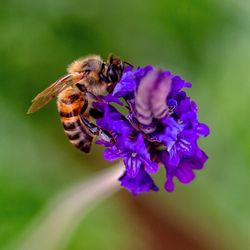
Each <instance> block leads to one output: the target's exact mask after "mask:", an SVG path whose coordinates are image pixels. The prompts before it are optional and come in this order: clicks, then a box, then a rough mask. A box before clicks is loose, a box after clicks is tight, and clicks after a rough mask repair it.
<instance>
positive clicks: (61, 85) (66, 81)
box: [27, 72, 84, 114]
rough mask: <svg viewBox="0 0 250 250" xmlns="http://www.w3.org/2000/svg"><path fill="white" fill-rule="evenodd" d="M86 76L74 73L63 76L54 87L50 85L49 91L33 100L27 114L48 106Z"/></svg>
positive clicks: (46, 90) (43, 92)
mask: <svg viewBox="0 0 250 250" xmlns="http://www.w3.org/2000/svg"><path fill="white" fill-rule="evenodd" d="M83 76H84V73H83V72H81V73H79V72H74V73H72V74H69V75H66V76H63V77H62V78H60V79H58V80H57V81H56V82H54V83H53V84H52V85H50V86H49V87H48V88H47V89H45V90H44V91H42V92H41V93H39V94H38V95H37V96H36V97H35V98H34V99H33V100H32V104H31V106H30V108H29V110H28V112H27V114H30V113H33V112H35V111H37V110H39V109H41V108H42V107H44V106H45V105H46V104H48V103H49V102H50V101H51V100H53V99H54V98H55V97H56V96H57V95H58V94H59V93H60V92H62V91H63V90H64V89H66V88H68V87H70V86H72V85H73V84H75V83H77V82H78V81H80V80H81V79H82V78H83Z"/></svg>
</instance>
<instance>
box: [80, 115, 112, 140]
mask: <svg viewBox="0 0 250 250" xmlns="http://www.w3.org/2000/svg"><path fill="white" fill-rule="evenodd" d="M80 119H81V121H82V123H83V124H84V125H85V127H86V128H88V130H89V132H90V133H91V134H93V135H95V136H99V137H100V139H102V140H104V141H106V142H113V141H114V139H113V137H112V136H111V135H110V134H109V133H107V132H105V131H103V130H102V129H100V128H99V127H98V126H97V125H95V124H94V123H92V122H90V121H89V120H88V119H87V118H86V117H85V116H84V114H82V115H80Z"/></svg>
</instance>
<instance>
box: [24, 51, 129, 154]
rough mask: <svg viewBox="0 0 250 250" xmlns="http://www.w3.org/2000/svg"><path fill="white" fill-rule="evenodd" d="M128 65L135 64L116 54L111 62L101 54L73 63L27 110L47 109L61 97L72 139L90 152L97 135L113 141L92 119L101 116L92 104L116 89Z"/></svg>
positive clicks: (61, 111)
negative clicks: (104, 94)
mask: <svg viewBox="0 0 250 250" xmlns="http://www.w3.org/2000/svg"><path fill="white" fill-rule="evenodd" d="M126 65H130V66H132V65H131V64H129V63H127V62H124V61H122V60H121V59H120V58H118V57H115V56H112V55H110V56H109V57H108V60H107V62H104V61H103V60H102V59H101V57H100V56H98V55H90V56H87V57H84V58H80V59H78V60H76V61H74V62H73V63H71V64H70V65H69V67H68V69H67V71H68V74H67V75H65V76H62V77H61V78H59V79H58V80H57V81H56V82H54V83H53V84H52V85H50V86H49V87H48V88H46V89H45V90H44V91H42V92H41V93H39V94H38V95H37V96H36V97H35V98H34V99H33V100H32V105H31V106H30V108H29V110H28V112H27V113H28V114H30V113H33V112H35V111H37V110H39V109H41V108H43V107H44V106H45V105H46V104H48V103H49V102H50V101H51V100H52V99H54V98H55V97H58V98H57V107H58V112H59V114H60V119H61V122H62V124H63V127H64V131H65V133H66V135H67V136H68V139H69V141H70V142H71V143H72V144H73V145H74V146H75V147H76V148H78V149H79V150H81V151H83V152H85V153H88V152H89V151H90V147H91V144H92V141H93V138H94V137H95V136H102V137H103V138H105V139H106V140H112V137H111V136H110V135H108V134H107V133H105V132H104V131H102V130H100V129H99V128H98V127H97V126H96V125H95V124H94V123H92V122H91V121H92V120H93V117H94V118H97V116H98V111H97V110H95V109H94V108H93V107H91V103H92V102H93V101H94V100H97V99H98V96H99V95H101V94H103V93H105V91H107V92H110V91H112V89H113V88H114V86H115V84H116V83H117V82H118V81H119V80H120V78H121V76H122V74H123V71H124V67H125V66H126Z"/></svg>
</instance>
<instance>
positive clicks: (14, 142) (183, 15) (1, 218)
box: [0, 0, 250, 249]
mask: <svg viewBox="0 0 250 250" xmlns="http://www.w3.org/2000/svg"><path fill="white" fill-rule="evenodd" d="M249 24H250V3H248V2H247V1H243V0H240V1H236V0H228V1H226V0H222V1H215V0H200V1H199V0H193V1H190V0H180V1H170V0H167V1H164V0H156V1H149V0H145V1H138V0H133V1H132V0H128V1H114V0H106V1H96V0H93V1H83V0H82V1H80V0H73V1H66V0H54V1H49V0H45V1H32V0H22V1H18V0H9V1H5V2H1V9H0V29H1V37H0V58H1V67H0V81H1V89H0V101H1V106H0V114H1V117H2V122H1V123H0V131H1V139H0V140H1V144H0V204H1V206H0V224H1V228H0V248H1V247H2V248H3V249H4V245H5V244H7V243H9V242H11V240H13V239H15V238H16V237H18V236H19V235H20V234H21V233H22V231H23V230H24V228H25V226H26V225H28V223H29V222H31V221H32V219H33V218H34V216H35V215H36V214H37V213H38V212H39V211H40V210H41V209H42V208H43V207H44V206H45V204H46V203H47V202H48V201H49V200H50V199H51V198H53V196H54V195H55V194H56V193H59V192H60V191H61V190H64V189H65V188H67V187H68V186H69V185H71V184H72V183H75V182H76V181H78V180H79V179H81V178H82V177H84V176H88V174H90V173H91V172H93V171H96V170H99V169H102V168H103V167H106V166H108V165H109V164H108V163H106V162H104V161H103V160H102V157H101V151H102V150H101V149H100V148H99V147H96V146H94V148H93V149H94V150H93V152H92V153H91V154H90V155H87V156H85V155H82V154H81V153H80V152H77V151H76V150H75V149H74V148H73V147H72V146H71V145H70V144H69V143H68V141H67V139H66V137H65V136H64V134H63V130H62V126H61V124H60V122H59V119H58V114H57V111H56V106H55V104H54V103H52V104H51V105H48V107H46V108H45V109H44V110H42V111H40V112H38V113H36V114H34V115H32V116H26V114H25V113H26V110H27V108H28V106H29V104H30V100H31V99H32V98H33V97H34V95H35V94H37V93H38V92H39V91H41V90H42V89H44V88H45V87H46V86H48V84H49V83H51V82H53V81H54V80H55V79H57V78H58V77H59V76H61V75H63V74H64V73H65V68H66V65H68V64H69V63H70V62H71V61H72V60H74V59H76V58H78V57H81V56H83V55H86V54H90V53H97V54H101V55H102V56H103V57H104V58H106V56H107V55H108V53H109V52H113V53H115V54H117V55H119V56H121V57H122V58H124V59H126V60H127V61H129V62H131V63H133V64H134V65H146V64H154V65H157V66H162V67H164V68H168V69H170V70H172V71H173V72H174V73H178V74H180V75H181V76H182V77H183V78H185V79H187V80H188V81H191V82H192V83H193V89H192V90H190V91H189V93H190V95H191V96H192V97H193V98H194V99H195V100H197V102H198V103H199V106H200V119H201V121H204V122H206V123H208V124H209V126H210V127H211V136H210V137H209V138H208V139H205V140H203V141H201V144H202V145H203V148H204V149H205V151H206V152H208V155H209V157H210V159H209V161H208V163H207V165H206V168H205V170H204V171H201V172H199V173H197V175H198V178H197V179H196V180H195V182H194V183H193V184H192V185H189V186H183V185H177V187H176V191H175V192H174V193H173V194H169V193H166V192H165V191H163V190H162V191H161V192H160V193H159V194H148V195H147V194H146V195H143V198H144V199H143V198H142V197H137V198H136V199H139V200H140V199H143V202H149V203H150V204H154V202H157V204H160V206H158V211H157V212H158V213H162V214H163V216H164V211H165V208H166V207H169V208H171V209H172V210H171V209H168V211H170V210H171V211H173V213H174V214H176V215H177V216H179V217H180V218H185V220H187V221H190V222H191V224H192V225H193V226H194V227H197V228H201V229H202V230H203V232H204V234H205V235H206V236H207V237H208V238H211V240H214V246H217V247H218V246H219V245H220V244H221V243H223V244H224V245H225V246H230V247H229V248H228V247H225V249H247V246H249V244H250V242H249V239H247V236H249V234H250V200H249V191H250V178H249V175H250V167H249V166H250V154H249V150H250V132H249V121H250V112H249V111H248V107H249V100H250V84H249V76H248V71H249V66H250V25H249ZM161 174H162V176H160V175H158V176H157V177H158V180H159V182H160V183H161V184H162V186H163V175H164V173H163V171H162V172H161ZM162 189H163V188H162ZM123 192H125V191H123ZM118 197H119V194H118V195H116V196H114V197H113V198H112V199H110V200H108V201H106V202H105V203H104V204H103V205H101V206H100V207H98V208H97V209H96V210H94V211H93V212H92V213H91V214H90V215H89V216H88V218H86V220H84V222H82V224H81V226H80V228H79V230H78V232H76V234H75V235H74V237H73V238H72V240H71V243H70V245H69V246H68V248H67V249H118V246H119V249H133V247H134V249H139V248H136V247H135V246H139V245H140V244H142V242H143V238H140V237H136V235H135V234H134V233H133V232H134V230H131V228H134V227H138V231H140V230H142V231H143V229H141V228H140V227H139V225H137V224H136V223H135V222H134V219H133V216H130V213H129V212H128V209H127V206H125V205H124V203H125V202H127V201H129V202H130V203H132V202H133V201H134V199H135V198H133V197H131V196H125V197H126V198H124V199H122V198H120V199H119V198H118ZM122 197H123V196H122ZM145 197H147V198H145ZM166 218H167V217H166ZM145 220H146V218H145ZM179 223H180V224H179V227H182V224H181V222H180V221H179ZM151 233H152V232H151ZM138 234H139V233H138ZM194 240H195V237H194ZM232 246H233V247H232ZM140 247H141V249H146V247H145V246H143V245H141V246H140ZM214 249H215V248H214ZM218 249H221V248H219V247H218Z"/></svg>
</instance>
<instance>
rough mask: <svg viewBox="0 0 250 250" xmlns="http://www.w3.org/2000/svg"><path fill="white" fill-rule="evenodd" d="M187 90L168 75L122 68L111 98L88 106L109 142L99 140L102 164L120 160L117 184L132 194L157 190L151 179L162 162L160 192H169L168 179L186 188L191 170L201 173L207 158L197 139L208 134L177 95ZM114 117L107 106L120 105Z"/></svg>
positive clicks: (186, 100)
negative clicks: (97, 112) (94, 111)
mask: <svg viewBox="0 0 250 250" xmlns="http://www.w3.org/2000/svg"><path fill="white" fill-rule="evenodd" d="M191 86H192V85H191V83H189V82H186V81H184V80H183V79H182V78H180V77H179V76H176V75H173V74H172V73H171V72H169V71H162V70H158V69H155V68H153V67H152V66H146V67H143V68H137V69H136V70H132V69H131V68H129V69H127V70H126V71H125V72H124V74H123V76H122V78H121V79H120V81H119V82H118V83H117V84H116V86H115V88H114V90H113V92H112V93H110V94H109V95H108V96H106V97H104V98H103V99H102V101H97V102H95V103H94V107H95V108H97V109H99V110H100V111H102V113H103V117H101V118H99V119H97V121H96V124H97V126H98V127H99V128H100V129H101V130H103V131H106V132H107V133H109V134H110V135H111V136H112V138H113V140H111V141H109V142H107V141H106V140H104V139H103V138H101V137H100V138H99V140H98V141H97V143H98V144H102V145H104V147H105V150H104V158H105V159H106V160H111V161H112V160H116V159H122V160H123V162H124V165H125V170H124V174H123V175H122V176H121V177H120V178H119V181H120V182H121V185H122V186H124V187H125V188H126V189H128V190H129V191H131V192H132V193H133V194H134V195H136V194H138V193H141V192H148V191H150V190H153V191H157V190H158V187H157V186H156V185H155V183H154V182H153V180H152V178H151V175H152V174H154V173H156V172H157V170H158V167H159V164H160V163H162V165H163V166H164V168H165V170H166V183H165V189H166V190H167V191H169V192H172V191H173V190H174V178H176V179H178V180H179V181H180V182H181V183H183V184H188V183H190V182H191V181H192V180H193V179H194V177H195V172H194V171H195V170H198V169H202V168H203V166H204V164H205V162H206V160H207V158H208V157H207V155H206V154H205V153H204V152H203V151H202V150H201V149H200V148H199V146H198V143H197V140H198V139H199V138H200V137H201V136H204V137H205V136H208V135H209V128H208V127H207V125H205V124H203V123H200V122H199V120H198V116H197V112H198V108H197V105H196V103H195V102H194V101H192V100H191V99H190V97H189V96H188V95H187V94H186V92H185V91H183V88H185V87H186V88H190V87H191ZM124 102H125V103H126V111H125V112H120V111H118V109H116V108H115V107H114V106H113V105H112V103H116V104H118V105H121V106H122V105H123V103H124Z"/></svg>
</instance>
